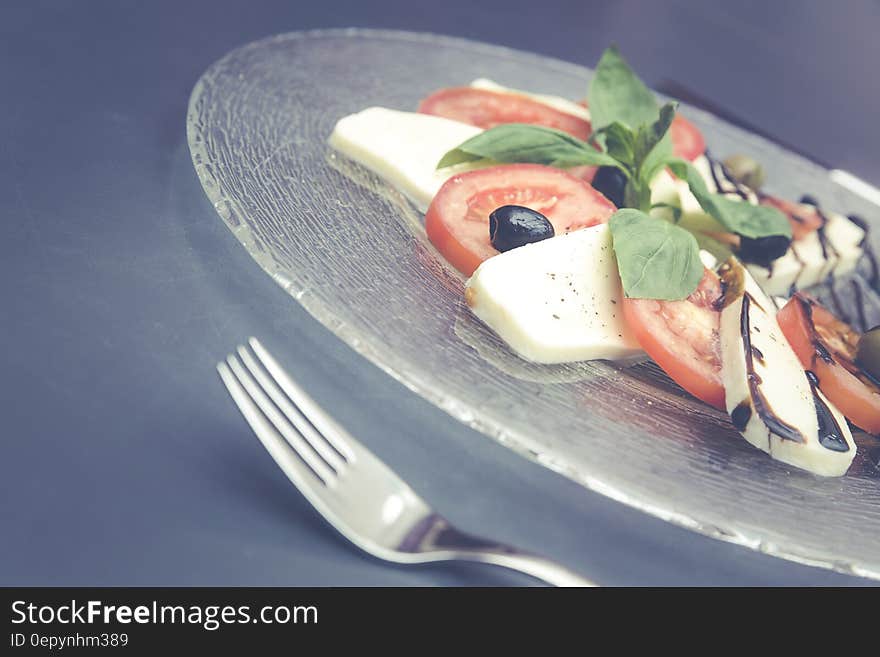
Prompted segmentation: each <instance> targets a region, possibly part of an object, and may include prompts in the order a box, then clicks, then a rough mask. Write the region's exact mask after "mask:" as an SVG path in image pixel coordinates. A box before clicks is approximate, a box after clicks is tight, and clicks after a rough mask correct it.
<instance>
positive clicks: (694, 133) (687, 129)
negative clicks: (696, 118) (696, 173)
mask: <svg viewBox="0 0 880 657" xmlns="http://www.w3.org/2000/svg"><path fill="white" fill-rule="evenodd" d="M669 131H670V132H671V133H672V154H673V155H675V157H680V158H682V159H684V160H690V161H691V162H693V161H694V160H696V159H697V158H698V157H700V156H701V155H702V154H703V153H705V152H706V140H705V139H703V133H702V132H700V130H699V128H697V126H695V125H694V124H693V123H691V122H690V121H688V120H687V119H686V118H684V117H683V116H682V115H681V114H676V115H675V118H674V119H672V125H671V126H670V127H669Z"/></svg>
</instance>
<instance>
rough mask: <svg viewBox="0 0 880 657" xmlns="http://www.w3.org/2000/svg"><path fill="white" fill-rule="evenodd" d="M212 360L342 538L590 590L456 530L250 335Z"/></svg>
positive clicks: (553, 568)
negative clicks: (495, 567) (500, 568)
mask: <svg viewBox="0 0 880 657" xmlns="http://www.w3.org/2000/svg"><path fill="white" fill-rule="evenodd" d="M248 344H249V345H250V349H248V348H247V347H245V346H244V345H239V347H238V350H237V351H238V356H236V355H235V354H230V355H229V356H228V357H227V358H226V362H223V363H218V364H217V371H218V372H219V373H220V378H221V379H223V383H224V384H225V385H226V388H227V389H228V390H229V394H230V395H232V399H233V400H235V403H236V404H237V405H238V408H239V409H240V410H241V412H242V414H243V415H244V417H245V419H246V420H247V421H248V423H249V424H250V425H251V428H252V429H253V430H254V433H256V434H257V438H259V439H260V442H262V443H263V446H264V447H265V448H266V449H267V450H269V454H271V455H272V458H273V459H275V462H276V463H277V464H278V465H279V466H280V467H281V469H282V470H283V471H284V474H286V475H287V477H288V478H289V479H290V481H292V482H293V485H294V486H296V487H297V488H298V489H299V490H300V492H301V493H302V494H303V495H305V497H306V499H308V500H309V502H311V503H312V505H313V506H314V507H315V508H316V509H317V510H318V511H319V512H320V513H321V515H322V516H324V518H326V519H327V520H328V521H329V522H330V524H331V525H333V526H334V527H335V528H336V529H337V530H338V531H339V532H340V533H341V534H342V535H343V536H345V537H346V538H347V539H348V540H350V541H351V542H352V543H354V544H355V545H357V546H358V547H359V548H361V549H362V550H364V551H365V552H368V553H369V554H371V555H373V556H375V557H378V558H379V559H384V560H386V561H392V562H395V563H406V564H415V563H428V562H433V561H456V560H460V561H476V562H480V563H488V564H495V565H498V566H504V567H506V568H511V569H513V570H517V571H519V572H522V573H526V574H528V575H531V576H533V577H536V578H538V579H540V580H543V581H545V582H548V583H550V584H553V585H556V586H596V584H594V583H593V582H591V581H589V580H587V579H584V578H583V577H581V576H580V575H578V574H577V573H574V572H572V571H570V570H568V569H567V568H565V567H563V566H560V565H559V564H556V563H554V562H552V561H550V560H548V559H545V558H544V557H541V556H538V555H536V554H530V553H528V552H524V551H522V550H518V549H516V548H513V547H510V546H508V545H504V544H501V543H496V542H494V541H491V540H488V539H484V538H480V537H478V536H472V535H470V534H466V533H464V532H462V531H459V530H458V529H456V528H455V527H453V526H452V525H450V524H449V522H448V521H447V520H446V519H445V518H443V517H442V516H440V515H439V514H438V513H436V512H435V511H434V510H433V509H432V508H431V507H430V506H429V505H428V504H427V503H426V502H425V501H424V500H423V499H422V498H421V497H419V496H418V495H417V494H416V493H415V491H413V490H412V488H410V487H409V486H408V485H407V483H406V482H405V481H403V479H401V478H400V477H398V476H397V475H396V474H395V473H394V472H392V471H391V469H390V468H389V467H388V466H387V465H385V464H384V463H383V462H382V461H380V460H379V459H378V458H377V457H376V456H374V455H373V454H372V453H371V452H370V451H369V450H367V448H366V447H364V446H363V445H362V444H361V443H359V442H358V441H357V440H355V439H354V438H353V437H352V436H351V434H349V433H348V432H347V431H346V430H345V429H343V428H342V427H341V426H339V425H338V424H337V423H336V422H335V421H334V420H333V418H332V417H330V416H329V415H328V414H327V413H326V412H325V411H323V410H322V409H321V408H320V407H319V406H318V405H317V404H316V403H315V401H314V400H312V398H311V397H309V396H308V395H307V394H306V393H305V392H304V391H303V389H302V388H301V387H300V386H299V385H298V384H297V383H296V382H294V380H293V379H292V378H291V377H290V376H289V375H288V374H287V372H285V371H284V369H283V368H282V367H281V366H280V365H279V364H278V362H277V361H276V360H275V359H274V358H273V357H272V355H271V354H269V352H268V351H266V349H265V348H264V347H263V345H262V344H260V342H259V341H258V340H257V339H256V338H250V339H249V340H248Z"/></svg>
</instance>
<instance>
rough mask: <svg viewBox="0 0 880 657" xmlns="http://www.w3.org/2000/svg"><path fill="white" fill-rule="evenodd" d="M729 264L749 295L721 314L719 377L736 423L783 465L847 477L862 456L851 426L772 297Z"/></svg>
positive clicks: (741, 296) (742, 297) (737, 426)
mask: <svg viewBox="0 0 880 657" xmlns="http://www.w3.org/2000/svg"><path fill="white" fill-rule="evenodd" d="M730 266H733V267H739V268H740V270H741V271H742V275H743V276H744V278H745V292H744V293H743V294H740V295H739V296H738V297H737V298H736V299H734V300H732V301H730V302H729V303H728V305H726V306H725V308H724V309H723V310H722V311H721V327H720V340H721V364H722V365H721V378H722V383H723V385H724V391H725V403H726V407H727V412H728V413H729V414H730V416H731V420H732V421H733V424H734V425H735V426H736V428H737V429H738V430H739V431H740V432H741V433H742V435H743V436H744V437H745V439H746V440H747V441H748V442H749V443H751V444H752V445H754V446H755V447H757V448H759V449H761V450H763V451H765V452H767V453H768V454H770V456H772V457H773V458H775V459H777V460H779V461H782V462H783V463H788V464H789V465H793V466H795V467H798V468H803V469H804V470H809V471H810V472H813V473H815V474H818V475H823V476H839V475H842V474H843V473H845V472H846V470H847V468H849V465H850V463H851V462H852V460H853V458H854V456H855V453H856V447H855V444H854V443H853V440H852V435H851V433H850V431H849V427H848V426H847V424H846V420H845V419H844V418H843V416H842V415H841V414H840V412H839V411H837V409H835V408H834V407H833V406H832V405H831V404H830V403H829V402H828V400H827V399H825V398H824V397H822V396H821V394H819V393H818V391H817V389H816V388H815V387H814V386H813V385H812V383H811V382H810V380H809V379H808V376H807V373H805V372H804V370H803V367H802V366H801V363H800V361H799V360H798V358H797V356H796V355H795V353H794V351H793V350H792V348H791V346H790V345H789V344H788V341H787V340H786V339H785V336H784V335H783V333H782V331H781V329H780V328H779V325H778V324H777V322H776V318H775V311H774V310H773V304H772V302H771V301H770V299H769V298H767V297H766V296H765V295H764V294H763V293H761V291H760V290H759V289H758V288H757V286H756V285H755V283H754V281H749V278H750V277H749V275H748V273H747V272H745V270H743V269H742V267H741V265H739V264H738V263H736V262H735V261H734V262H733V263H732V265H730Z"/></svg>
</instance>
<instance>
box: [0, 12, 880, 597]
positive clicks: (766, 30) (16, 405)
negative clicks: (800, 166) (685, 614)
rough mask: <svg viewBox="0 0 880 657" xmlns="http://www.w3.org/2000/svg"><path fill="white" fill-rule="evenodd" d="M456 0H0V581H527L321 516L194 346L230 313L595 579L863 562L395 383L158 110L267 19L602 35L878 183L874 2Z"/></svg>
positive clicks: (433, 487) (587, 40) (402, 454)
mask: <svg viewBox="0 0 880 657" xmlns="http://www.w3.org/2000/svg"><path fill="white" fill-rule="evenodd" d="M473 4H475V5H476V6H471V5H472V3H465V2H444V3H414V2H412V0H410V1H409V2H401V1H393V0H387V1H383V2H358V1H356V0H352V1H348V2H344V1H340V0H323V1H322V2H308V3H307V2H298V1H292V0H288V1H287V2H245V1H239V2H235V1H232V0H212V1H199V2H134V1H105V2H98V1H91V2H90V1H82V2H61V1H55V2H27V1H11V2H4V3H2V4H0V198H2V208H3V210H2V217H3V228H4V230H3V237H2V239H0V298H2V302H3V308H2V310H0V335H2V338H3V340H2V346H0V369H2V371H3V378H2V384H0V388H2V392H0V399H2V412H3V421H2V428H0V434H2V445H3V454H2V458H0V527H2V529H0V534H2V540H0V584H2V585H51V584H55V585H196V584H201V585H435V584H443V585H467V584H478V585H501V584H529V583H531V580H529V579H527V578H525V577H520V576H517V575H514V574H511V573H507V572H503V571H500V570H494V569H490V568H483V567H476V566H473V567H472V566H431V567H416V568H399V567H395V566H391V565H387V564H384V563H380V562H377V561H375V560H372V559H369V558H366V557H364V556H362V555H361V554H360V553H359V552H357V551H356V550H355V549H354V548H352V547H350V546H349V545H348V544H347V543H345V542H344V541H343V540H341V539H339V538H338V537H337V535H336V534H335V533H334V532H333V531H332V530H330V529H329V528H328V527H327V526H326V525H325V524H324V523H323V521H322V520H321V519H320V518H319V517H318V516H317V515H316V514H315V513H314V512H313V511H312V510H311V508H310V507H309V506H308V504H307V503H306V502H305V501H303V499H302V498H301V497H300V496H299V494H298V493H297V492H296V491H295V490H294V489H293V488H292V487H291V486H290V485H289V484H288V482H287V480H286V479H285V478H284V476H283V475H282V474H281V472H280V471H279V470H278V469H277V468H276V466H275V465H274V463H273V462H272V461H271V460H270V458H269V457H268V455H267V454H266V453H265V452H264V451H263V449H262V447H260V445H259V444H258V442H257V441H256V439H255V438H254V437H253V435H252V434H251V433H250V431H249V429H248V428H247V426H246V425H245V423H244V421H243V420H242V419H241V417H240V416H239V414H238V412H237V411H236V410H235V408H234V407H233V405H232V404H231V403H230V400H229V399H228V397H227V394H226V392H225V390H224V389H223V388H222V387H221V385H220V383H219V380H218V378H217V376H216V373H215V371H214V365H215V363H216V361H217V360H218V359H219V358H221V357H222V356H223V355H224V354H225V353H226V352H227V351H228V350H229V349H230V348H231V347H232V346H233V345H234V344H235V343H236V342H237V341H239V340H241V339H242V338H243V337H245V336H248V335H258V336H260V337H261V338H262V339H263V341H264V342H265V344H266V345H267V346H268V347H269V348H270V349H271V350H273V351H274V352H276V353H277V355H278V356H279V358H280V360H281V361H282V362H283V363H284V364H285V365H287V366H289V367H290V368H291V369H292V371H293V372H295V373H296V376H297V377H298V378H299V379H300V380H301V381H302V382H303V383H304V384H305V385H306V387H307V388H308V389H309V390H310V391H312V392H313V394H314V396H315V397H316V398H317V399H318V400H319V402H321V403H323V404H325V405H326V406H328V407H329V408H331V409H332V410H333V412H334V413H335V414H336V415H337V417H338V419H339V420H340V421H341V422H342V423H343V424H345V425H348V426H351V427H356V429H357V434H358V436H359V437H361V438H362V439H363V440H364V442H366V443H367V444H368V446H369V447H371V448H372V449H373V450H374V451H375V452H377V453H378V454H379V455H381V457H382V458H384V459H386V460H387V461H388V462H389V463H390V464H391V465H392V467H393V468H395V469H396V470H398V471H399V472H400V473H401V474H402V475H403V476H404V477H405V478H406V479H408V480H409V481H410V482H411V483H412V485H413V486H414V487H415V488H416V489H417V490H419V491H420V492H422V493H423V494H424V495H425V496H426V497H427V498H428V499H429V500H431V501H433V502H434V503H435V504H436V506H437V507H438V508H439V509H440V510H441V511H442V512H444V513H445V514H446V515H447V516H449V517H450V518H451V519H452V520H453V521H455V522H456V523H458V524H460V525H461V526H462V527H464V528H466V529H469V530H472V531H477V532H481V533H485V534H488V535H491V536H493V537H497V538H499V539H502V540H507V541H510V542H513V543H516V544H519V545H522V546H524V547H527V548H531V549H533V550H538V551H541V552H544V553H546V554H548V555H550V556H552V557H555V558H557V559H559V560H561V561H564V562H566V563H568V564H570V565H572V566H573V567H575V568H577V569H580V570H581V571H583V572H584V573H586V574H590V575H591V576H593V577H594V578H595V579H596V580H598V581H599V582H601V583H603V584H609V585H654V584H673V585H679V584H682V585H726V584H735V585H783V584H785V585H787V584H819V585H825V584H859V583H862V582H863V581H862V580H859V579H856V578H851V577H847V576H844V575H840V574H835V573H831V572H827V571H824V570H818V569H813V568H808V567H805V566H800V565H797V564H793V563H789V562H785V561H781V560H777V559H774V558H771V557H767V556H764V555H761V554H757V553H755V552H751V551H749V550H747V549H744V548H741V547H736V546H732V545H728V544H725V543H721V542H718V541H715V540H712V539H709V538H705V537H702V536H698V535H696V534H693V533H691V532H688V531H686V530H684V529H681V528H678V527H675V526H672V525H668V524H666V523H663V522H661V521H660V520H657V519H655V518H652V517H649V516H646V515H644V514H642V513H640V512H637V511H634V510H632V509H629V508H627V507H624V506H622V505H620V504H617V503H615V502H611V501H609V500H607V499H605V498H603V497H601V496H599V495H597V494H594V493H591V492H588V491H586V490H584V489H583V488H581V487H580V486H578V485H576V484H574V483H572V482H570V481H568V480H566V479H564V478H562V477H559V476H557V475H555V474H553V473H551V472H549V471H548V470H545V469H543V468H541V467H539V466H538V465H535V464H533V463H530V462H528V461H526V460H524V459H522V458H520V457H518V456H516V455H514V454H513V453H511V452H509V451H508V450H506V449H505V448H503V447H501V446H499V445H497V444H495V443H493V442H491V441H489V440H488V439H486V438H485V437H484V436H482V435H481V434H478V433H475V432H473V431H471V430H470V429H468V428H466V427H464V426H462V425H460V424H458V423H457V422H456V421H454V420H453V419H451V418H450V417H449V416H447V415H445V414H444V413H443V412H441V411H440V410H438V409H436V408H434V407H433V406H431V405H430V404H428V403H427V402H425V401H423V400H422V399H421V398H419V397H417V396H415V395H414V394H412V393H410V392H409V391H407V390H406V389H404V388H403V387H402V386H400V385H399V384H398V383H396V382H395V381H393V380H392V379H391V378H389V377H388V376H386V375H385V374H384V373H382V372H380V371H379V370H378V369H376V368H375V367H373V366H372V365H370V364H369V363H367V362H366V361H365V360H364V359H363V358H361V357H360V356H358V355H357V354H355V353H354V352H352V351H351V350H350V349H348V348H347V347H346V346H345V345H343V344H342V343H341V342H340V341H339V340H338V339H337V338H336V337H335V336H333V335H332V334H331V333H329V332H328V331H327V330H325V329H324V328H323V327H322V326H320V325H319V324H318V323H317V322H316V321H315V320H313V319H312V318H311V317H310V316H309V315H308V314H306V313H305V311H303V310H302V309H301V308H300V307H299V306H298V305H297V304H296V302H295V301H294V300H293V299H292V298H290V297H288V296H287V295H286V294H285V293H284V292H283V291H282V290H281V289H280V288H279V287H277V286H276V285H275V284H274V283H273V282H272V281H271V280H270V279H269V278H268V277H267V276H266V275H265V274H264V273H263V272H262V271H261V270H260V269H259V268H258V267H257V265H256V264H255V263H254V262H253V261H252V260H251V259H250V257H249V256H248V255H247V254H246V253H245V251H244V250H243V249H242V248H241V247H240V246H239V244H238V243H237V242H236V240H235V239H234V238H233V236H232V235H231V234H230V233H229V231H228V230H227V229H226V227H225V226H224V225H223V224H222V223H221V221H220V220H219V219H218V218H217V217H216V216H215V213H214V210H213V208H212V207H211V205H210V204H209V203H208V201H207V199H206V198H205V196H204V194H203V192H202V190H201V187H200V185H199V183H198V180H197V179H196V176H195V174H194V172H193V169H192V166H191V164H190V157H189V152H188V150H187V146H186V141H185V133H184V118H185V113H186V106H187V100H188V97H189V92H190V90H191V88H192V86H193V84H194V83H195V81H196V80H197V79H198V77H199V75H200V74H201V73H202V71H203V70H204V69H205V68H206V67H208V66H209V65H210V64H211V63H212V62H213V61H215V60H216V59H218V58H219V57H220V56H222V55H223V54H224V53H226V52H227V51H229V50H231V49H232V48H234V47H236V46H239V45H242V44H244V43H246V42H248V41H252V40H254V39H257V38H260V37H263V36H267V35H270V34H274V33H280V32H287V31H292V30H300V29H310V28H316V27H338V26H366V27H385V28H399V29H409V30H418V31H432V32H438V33H446V34H452V35H456V36H464V37H470V38H474V39H478V40H483V41H489V42H495V43H500V44H504V45H508V46H513V47H517V48H522V49H525V50H531V51H536V52H540V53H544V54H548V55H552V56H556V57H560V58H562V59H567V60H570V61H574V62H577V63H580V64H586V65H590V64H592V63H594V62H595V60H596V59H597V57H598V55H599V53H600V52H601V50H602V49H603V48H604V46H606V45H607V44H608V43H609V42H610V41H612V40H614V41H617V42H618V43H619V44H620V45H621V47H622V49H623V51H624V52H625V53H626V54H627V56H628V57H629V59H630V60H631V61H632V63H633V64H634V65H635V66H636V68H637V70H639V71H640V72H641V73H642V74H643V76H644V77H645V78H646V79H647V80H648V81H649V82H650V83H652V84H659V83H661V82H664V81H667V80H674V81H676V82H678V83H680V84H684V85H686V86H687V87H689V88H692V89H697V90H699V92H700V94H701V95H703V96H705V97H706V98H708V99H711V100H712V101H714V102H716V103H718V104H719V105H722V106H724V107H726V108H728V109H729V110H730V111H732V112H734V113H735V114H737V115H739V116H741V117H742V118H743V119H744V120H746V121H749V122H751V123H753V124H755V125H760V126H762V128H763V129H765V130H766V131H768V132H770V133H771V134H774V135H775V136H777V137H778V138H780V139H781V140H783V141H786V142H790V143H797V144H798V145H799V146H800V147H801V148H802V149H803V150H804V151H806V152H807V153H809V154H811V155H813V156H814V157H817V158H820V159H822V160H824V161H827V162H831V163H833V164H834V165H837V166H841V167H846V168H848V169H850V170H852V171H853V172H855V173H857V174H859V175H861V176H863V177H864V178H866V179H868V180H871V181H873V182H875V183H876V182H880V159H878V158H877V153H880V131H877V129H876V124H875V121H876V115H877V110H878V108H880V86H878V85H877V84H876V74H875V73H876V66H877V63H878V62H880V40H878V39H877V38H876V33H877V32H878V28H880V4H878V3H877V2H868V1H863V2H844V3H824V2H822V3H820V2H772V3H766V2H730V1H729V0H728V1H727V2H718V1H713V2H692V3H685V2H650V3H649V2H644V3H636V2H622V1H616V2H586V1H571V2H540V3H531V5H530V6H523V5H524V3H518V2H516V3H514V2H510V1H509V0H507V1H499V0H492V1H491V2H479V3H473ZM521 6H522V10H521V11H520V8H521ZM514 7H516V11H514V10H513V8H514ZM413 65H414V66H417V65H418V62H413Z"/></svg>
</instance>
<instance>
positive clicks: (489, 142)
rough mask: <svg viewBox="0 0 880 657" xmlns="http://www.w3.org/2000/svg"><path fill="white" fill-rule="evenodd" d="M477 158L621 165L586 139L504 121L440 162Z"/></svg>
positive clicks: (447, 163) (440, 165)
mask: <svg viewBox="0 0 880 657" xmlns="http://www.w3.org/2000/svg"><path fill="white" fill-rule="evenodd" d="M476 160H493V161H495V162H529V163H532V164H547V165H549V166H554V167H562V168H565V167H574V166H580V165H582V164H589V165H595V166H619V164H618V162H617V160H615V159H614V158H613V157H611V156H610V155H608V154H606V153H602V152H601V151H597V150H596V149H595V148H593V147H592V146H590V145H589V144H588V143H587V142H585V141H581V140H580V139H578V138H576V137H572V136H571V135H569V134H568V133H565V132H562V131H561V130H554V129H553V128H545V127H543V126H538V125H527V124H524V123H505V124H502V125H499V126H495V127H494V128H490V129H489V130H486V131H485V132H481V133H480V134H478V135H476V136H474V137H471V138H470V139H468V140H467V141H465V142H464V143H462V144H459V146H458V147H457V148H454V149H453V150H451V151H449V152H448V153H446V155H444V156H443V158H442V159H441V160H440V162H439V163H438V164H437V168H438V169H443V168H445V167H448V166H452V165H454V164H462V163H464V162H473V161H476Z"/></svg>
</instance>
